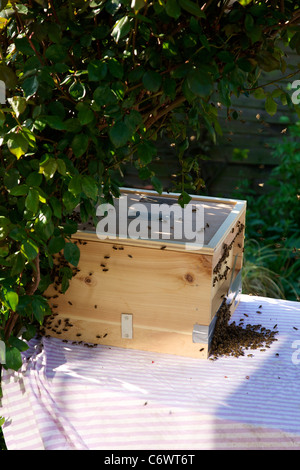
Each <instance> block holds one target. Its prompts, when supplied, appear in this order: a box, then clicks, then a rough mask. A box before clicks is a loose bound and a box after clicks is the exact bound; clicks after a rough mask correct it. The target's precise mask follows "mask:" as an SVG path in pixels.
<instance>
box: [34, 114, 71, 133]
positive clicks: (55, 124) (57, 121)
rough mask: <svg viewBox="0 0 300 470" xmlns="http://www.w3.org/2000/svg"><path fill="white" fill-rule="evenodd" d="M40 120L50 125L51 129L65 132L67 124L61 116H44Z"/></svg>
mask: <svg viewBox="0 0 300 470" xmlns="http://www.w3.org/2000/svg"><path fill="white" fill-rule="evenodd" d="M40 120H41V121H42V122H45V123H46V124H48V126H49V127H51V129H56V130H58V131H63V130H65V124H64V123H63V120H62V118H61V117H60V116H44V117H43V118H41V119H40Z"/></svg>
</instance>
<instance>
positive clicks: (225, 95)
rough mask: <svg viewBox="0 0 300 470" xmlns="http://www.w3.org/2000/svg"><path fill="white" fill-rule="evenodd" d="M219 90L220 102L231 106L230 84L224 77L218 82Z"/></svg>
mask: <svg viewBox="0 0 300 470" xmlns="http://www.w3.org/2000/svg"><path fill="white" fill-rule="evenodd" d="M218 90H219V99H220V102H221V103H222V104H223V105H224V106H226V107H227V108H229V106H230V105H231V99H230V92H229V85H228V83H227V82H226V81H225V80H224V79H223V80H220V81H219V83H218Z"/></svg>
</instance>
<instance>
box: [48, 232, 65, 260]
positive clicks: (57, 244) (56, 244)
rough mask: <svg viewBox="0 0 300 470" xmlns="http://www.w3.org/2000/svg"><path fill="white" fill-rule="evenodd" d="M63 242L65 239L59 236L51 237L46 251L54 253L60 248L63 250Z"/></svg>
mask: <svg viewBox="0 0 300 470" xmlns="http://www.w3.org/2000/svg"><path fill="white" fill-rule="evenodd" d="M65 244H66V242H65V239H64V238H63V237H61V236H59V237H54V238H51V240H50V241H49V243H48V251H49V253H50V254H51V255H54V254H55V253H59V252H60V251H61V250H63V248H64V246H65Z"/></svg>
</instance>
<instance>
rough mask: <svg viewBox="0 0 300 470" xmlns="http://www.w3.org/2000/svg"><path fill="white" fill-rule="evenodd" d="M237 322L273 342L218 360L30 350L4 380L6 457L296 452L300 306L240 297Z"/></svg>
mask: <svg viewBox="0 0 300 470" xmlns="http://www.w3.org/2000/svg"><path fill="white" fill-rule="evenodd" d="M259 305H262V308H261V309H260V311H261V312H262V313H261V314H258V313H257V310H258V306H259ZM243 314H246V315H248V316H245V315H243ZM241 316H243V317H244V318H245V322H246V320H247V322H248V323H250V324H254V323H261V324H262V325H263V326H265V327H266V328H271V329H272V328H273V327H274V325H275V324H277V328H278V330H279V334H278V335H277V339H278V341H276V342H274V343H273V344H272V345H271V347H270V348H269V349H266V350H265V351H260V350H251V351H249V353H250V352H251V354H253V357H248V355H247V354H248V353H246V354H245V356H243V357H238V358H236V357H222V358H219V359H217V360H216V361H210V360H198V359H189V358H183V357H178V356H172V355H162V354H155V353H149V352H144V351H134V350H123V349H120V348H115V347H108V346H98V347H97V348H86V347H84V346H82V345H70V344H69V343H68V344H66V343H63V342H62V341H61V340H58V339H55V338H48V339H46V338H43V340H42V341H36V340H35V341H34V342H31V344H30V350H29V351H27V352H26V355H24V364H23V368H22V369H21V371H19V372H18V373H17V372H11V371H3V375H2V388H3V395H4V396H3V400H2V409H1V408H0V415H3V416H4V417H5V418H6V422H5V425H4V427H3V432H4V437H5V441H6V444H7V448H8V449H9V450H30V449H34V450H42V449H45V450H75V449H77V450H84V449H85V450H100V449H105V450H139V449H142V450H186V449H189V450H191V449H194V450H197V449H205V450H221V449H228V450H229V449H251V450H254V449H277V450H279V449H298V450H299V449H300V304H299V303H297V302H290V301H283V300H275V299H268V298H260V297H252V296H246V295H242V296H241V302H240V304H239V306H238V308H237V310H236V312H235V313H234V315H233V318H232V320H239V319H240V318H241Z"/></svg>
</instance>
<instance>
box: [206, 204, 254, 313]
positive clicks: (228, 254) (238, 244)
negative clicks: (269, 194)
mask: <svg viewBox="0 0 300 470" xmlns="http://www.w3.org/2000/svg"><path fill="white" fill-rule="evenodd" d="M245 214H246V211H244V212H242V213H241V214H240V216H239V218H238V220H237V222H236V223H235V224H234V225H233V226H232V227H231V228H230V230H229V233H228V234H227V236H226V237H225V239H224V241H223V242H222V243H221V244H220V245H219V246H218V247H217V249H216V250H215V253H214V256H213V275H212V309H211V319H212V318H213V317H214V315H215V314H216V312H217V311H218V309H219V307H220V305H221V303H222V301H223V298H224V296H226V295H227V293H228V289H229V288H230V285H231V283H232V282H233V281H234V279H235V278H236V276H237V274H238V273H239V271H240V270H241V269H242V265H243V249H244V236H245Z"/></svg>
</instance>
